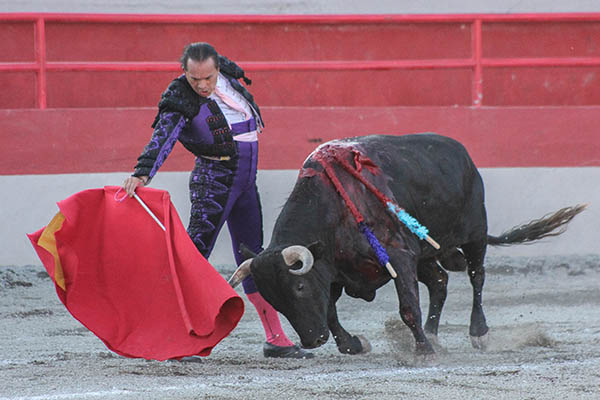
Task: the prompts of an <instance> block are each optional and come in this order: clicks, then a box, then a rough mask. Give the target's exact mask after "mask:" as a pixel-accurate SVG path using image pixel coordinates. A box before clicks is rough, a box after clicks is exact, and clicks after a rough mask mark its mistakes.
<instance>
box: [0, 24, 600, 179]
mask: <svg viewBox="0 0 600 400" xmlns="http://www.w3.org/2000/svg"><path fill="white" fill-rule="evenodd" d="M0 35H1V36H2V37H3V40H2V41H0V87H2V88H3V91H2V96H0V121H1V122H2V123H1V124H0V140H1V142H0V143H1V144H2V146H0V174H4V175H6V174H38V173H70V172H111V171H129V170H131V168H132V166H133V164H134V162H135V158H136V157H137V155H138V154H139V152H140V151H141V148H142V146H143V144H145V143H146V141H147V140H148V138H149V136H150V134H151V130H150V128H149V125H150V123H151V121H152V119H153V117H154V113H155V110H154V107H155V105H156V103H157V101H158V98H159V94H160V93H161V92H162V91H163V90H164V88H165V87H166V85H167V84H168V82H169V81H170V80H171V79H172V78H173V77H174V76H176V75H178V74H179V73H180V67H179V65H178V63H177V61H176V60H177V59H178V57H179V56H180V53H181V50H182V48H183V47H184V45H185V44H187V43H188V42H191V41H198V40H203V41H208V42H211V43H213V44H214V45H215V46H216V47H217V49H218V50H219V51H220V52H221V53H222V54H224V55H226V56H229V57H231V58H232V59H234V60H236V61H238V62H239V63H240V64H241V65H242V66H243V67H244V68H245V69H246V70H247V73H248V75H249V76H250V78H252V79H253V80H254V83H253V85H252V87H251V90H252V92H253V94H254V95H255V97H256V98H257V100H258V103H259V104H260V105H261V106H262V108H263V109H264V116H265V119H266V122H267V130H266V132H265V134H264V136H263V137H262V139H261V141H262V147H261V149H262V150H261V151H262V158H261V161H260V168H262V169H297V168H299V166H300V165H301V163H302V161H303V160H304V158H305V157H306V156H307V155H308V154H309V153H310V152H311V151H312V150H313V149H314V148H315V147H316V146H317V145H318V144H319V143H321V142H323V141H327V140H329V139H333V138H337V137H344V136H354V135H364V134H370V133H394V134H401V133H409V132H423V131H435V132H438V133H442V134H446V135H449V136H452V137H454V138H456V139H458V140H460V141H462V142H463V143H464V144H465V145H466V147H467V148H468V149H469V151H470V152H471V153H472V155H473V158H474V159H475V161H476V163H477V164H478V165H479V166H480V167H513V166H514V167H529V166H563V167H565V166H566V167H568V166H599V165H600V135H598V134H597V132H596V127H597V126H599V125H600V124H599V123H600V121H599V119H600V112H599V111H600V47H599V46H598V45H597V44H598V43H600V14H546V15H545V14H532V15H429V16H427V15H425V16H414V15H413V16H395V15H391V16H386V15H382V16H264V15H263V16H260V15H257V16H231V15H229V16H212V15H211V16H177V15H162V16H161V15H145V16H144V15H141V16H139V15H138V16H132V15H77V14H67V15H57V14H0ZM191 163H192V160H191V157H190V156H189V155H187V154H185V152H184V151H183V150H182V149H181V148H180V146H177V147H176V150H175V153H174V154H173V155H172V156H171V157H170V158H169V160H168V161H167V163H166V165H165V166H164V169H166V170H189V169H190V168H191Z"/></svg>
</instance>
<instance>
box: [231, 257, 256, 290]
mask: <svg viewBox="0 0 600 400" xmlns="http://www.w3.org/2000/svg"><path fill="white" fill-rule="evenodd" d="M252 260H253V258H249V259H247V260H246V261H244V262H243V263H241V264H240V266H239V267H238V268H237V269H236V270H235V272H234V273H233V275H231V278H229V280H228V281H227V283H229V285H231V287H232V288H234V287H236V286H237V285H239V284H240V282H241V281H243V280H244V279H245V278H246V277H247V276H248V275H250V264H252Z"/></svg>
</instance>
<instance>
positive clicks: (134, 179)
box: [123, 176, 148, 197]
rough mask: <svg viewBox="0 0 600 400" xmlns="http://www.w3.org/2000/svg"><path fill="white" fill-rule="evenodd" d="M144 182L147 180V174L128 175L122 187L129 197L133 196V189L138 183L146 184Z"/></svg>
mask: <svg viewBox="0 0 600 400" xmlns="http://www.w3.org/2000/svg"><path fill="white" fill-rule="evenodd" d="M146 182H148V177H147V176H139V177H138V176H130V177H129V178H127V179H125V181H124V182H123V189H125V192H126V193H127V195H128V196H129V197H133V194H134V193H135V189H136V188H137V187H138V186H140V185H141V186H144V185H146Z"/></svg>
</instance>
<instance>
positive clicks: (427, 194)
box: [344, 133, 487, 245]
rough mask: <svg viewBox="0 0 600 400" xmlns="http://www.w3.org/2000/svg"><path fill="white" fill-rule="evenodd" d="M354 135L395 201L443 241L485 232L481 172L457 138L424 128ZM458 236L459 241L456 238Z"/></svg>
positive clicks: (447, 242)
mask: <svg viewBox="0 0 600 400" xmlns="http://www.w3.org/2000/svg"><path fill="white" fill-rule="evenodd" d="M344 141H355V142H356V143H358V144H359V145H360V146H361V147H362V149H363V150H364V151H365V152H366V154H367V155H368V156H369V158H371V159H372V160H373V161H374V162H375V163H376V164H377V165H378V166H379V168H380V169H381V170H382V172H383V173H384V174H385V175H386V178H387V179H388V184H387V186H388V188H389V190H390V191H391V192H392V193H393V195H394V198H395V200H396V201H397V202H398V205H399V206H400V207H402V208H404V209H406V210H407V211H408V212H409V213H410V214H411V215H413V216H414V217H415V218H417V219H418V220H419V221H420V222H421V223H422V224H423V225H425V226H427V228H428V229H429V231H430V235H431V236H432V237H434V238H435V239H436V240H438V241H440V242H442V243H443V244H445V245H456V244H460V243H464V242H466V241H470V240H475V239H477V238H478V237H481V235H483V236H485V235H486V234H487V222H486V213H485V206H484V189H483V183H482V180H481V176H480V175H479V172H478V171H477V168H476V167H475V165H474V163H473V161H472V159H471V157H470V156H469V154H468V152H467V151H466V149H465V148H464V146H463V145H462V144H460V143H459V142H457V141H456V140H454V139H451V138H449V137H445V136H441V135H437V134H431V133H423V134H411V135H400V136H393V135H372V136H364V137H360V138H353V139H344ZM459 242H460V243H459Z"/></svg>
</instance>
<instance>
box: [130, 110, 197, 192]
mask: <svg viewBox="0 0 600 400" xmlns="http://www.w3.org/2000/svg"><path fill="white" fill-rule="evenodd" d="M185 124H186V119H185V117H184V116H183V115H182V114H181V113H179V112H170V111H162V112H161V113H160V114H159V118H158V120H157V123H156V125H155V126H154V132H153V133H152V138H151V139H150V142H149V143H148V144H147V145H146V147H144V150H143V151H142V154H141V155H140V156H139V157H138V163H137V165H136V166H135V172H134V173H133V176H136V177H142V176H147V177H148V179H147V181H146V184H147V183H148V182H149V181H150V180H151V179H152V178H153V177H154V175H155V174H156V172H157V171H158V169H159V168H160V167H161V165H162V164H163V163H164V162H165V160H166V159H167V156H168V155H169V154H170V153H171V150H173V146H175V143H176V142H177V139H178V138H179V135H180V133H181V131H182V130H183V128H184V127H185Z"/></svg>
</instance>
